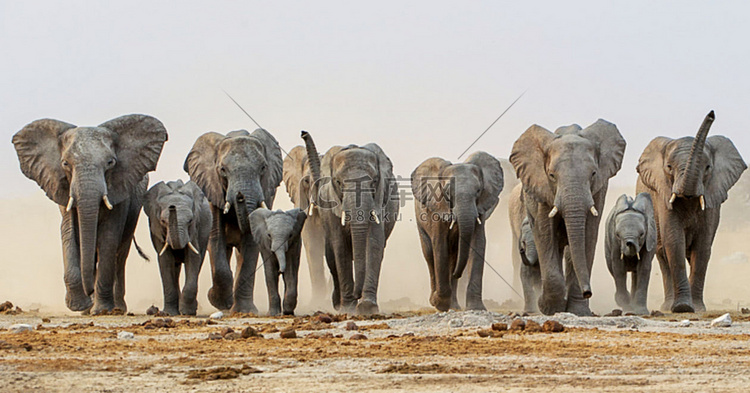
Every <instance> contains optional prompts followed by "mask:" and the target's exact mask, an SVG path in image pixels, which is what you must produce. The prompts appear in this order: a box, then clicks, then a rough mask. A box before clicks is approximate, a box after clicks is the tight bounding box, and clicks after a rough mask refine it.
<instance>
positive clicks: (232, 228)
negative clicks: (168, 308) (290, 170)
mask: <svg viewBox="0 0 750 393" xmlns="http://www.w3.org/2000/svg"><path fill="white" fill-rule="evenodd" d="M184 169H185V172H187V173H188V174H189V175H190V178H191V179H192V180H193V181H194V182H195V183H196V184H198V186H199V187H200V188H201V190H203V193H204V194H205V195H206V198H208V201H209V202H210V203H211V211H212V213H213V214H212V215H213V223H212V226H211V237H210V238H209V241H208V243H209V245H208V254H209V257H210V259H211V275H212V278H213V286H212V287H211V289H209V291H208V300H209V301H210V302H211V304H212V305H213V306H214V307H216V308H218V309H221V310H227V309H231V311H233V312H242V313H257V312H258V309H257V308H256V307H255V304H254V302H253V290H254V288H255V271H256V267H257V263H258V252H259V249H258V244H257V243H256V242H255V240H254V239H253V236H252V235H251V231H250V221H249V218H248V217H249V215H250V213H252V212H253V210H255V209H256V208H258V207H259V206H264V205H265V206H268V207H269V208H270V207H272V206H273V200H274V197H275V196H276V187H278V185H279V183H281V170H282V160H281V148H280V147H279V143H278V142H277V141H276V139H275V138H274V137H273V136H272V135H271V134H270V133H268V131H266V130H264V129H260V128H259V129H257V130H255V131H254V132H253V133H252V134H250V133H249V132H247V131H245V130H239V131H232V132H230V133H228V134H227V135H222V134H219V133H216V132H208V133H205V134H203V135H201V136H200V137H199V138H198V139H197V140H196V141H195V144H194V145H193V148H192V150H190V153H188V156H187V159H186V160H185V165H184ZM233 249H236V250H237V274H236V276H233V273H232V269H231V267H230V265H229V261H230V259H231V258H232V251H233Z"/></svg>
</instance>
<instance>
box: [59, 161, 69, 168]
mask: <svg viewBox="0 0 750 393" xmlns="http://www.w3.org/2000/svg"><path fill="white" fill-rule="evenodd" d="M60 164H61V165H62V166H64V167H65V168H67V167H68V165H69V164H68V161H66V160H63V161H62V162H61V163H60Z"/></svg>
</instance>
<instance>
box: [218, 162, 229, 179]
mask: <svg viewBox="0 0 750 393" xmlns="http://www.w3.org/2000/svg"><path fill="white" fill-rule="evenodd" d="M219 174H220V175H222V176H224V177H227V168H225V167H224V165H222V166H220V167H219Z"/></svg>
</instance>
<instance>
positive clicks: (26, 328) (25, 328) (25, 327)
mask: <svg viewBox="0 0 750 393" xmlns="http://www.w3.org/2000/svg"><path fill="white" fill-rule="evenodd" d="M8 330H10V332H11V333H22V332H30V331H32V330H34V327H33V326H31V325H29V324H27V323H17V324H15V325H10V327H9V328H8Z"/></svg>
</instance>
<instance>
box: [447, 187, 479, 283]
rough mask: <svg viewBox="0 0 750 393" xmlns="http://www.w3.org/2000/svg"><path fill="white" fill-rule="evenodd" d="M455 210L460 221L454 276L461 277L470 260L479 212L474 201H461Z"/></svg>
mask: <svg viewBox="0 0 750 393" xmlns="http://www.w3.org/2000/svg"><path fill="white" fill-rule="evenodd" d="M467 206H468V207H467ZM453 212H454V214H455V219H456V222H457V223H458V259H457V260H456V268H455V270H454V271H453V278H455V279H459V278H461V275H463V273H464V269H466V265H467V263H468V262H469V253H470V251H471V240H472V238H473V237H474V229H475V228H476V227H475V225H476V224H477V217H478V213H477V208H476V206H475V205H474V203H473V202H463V203H462V202H459V204H458V205H457V207H456V208H455V209H453Z"/></svg>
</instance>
